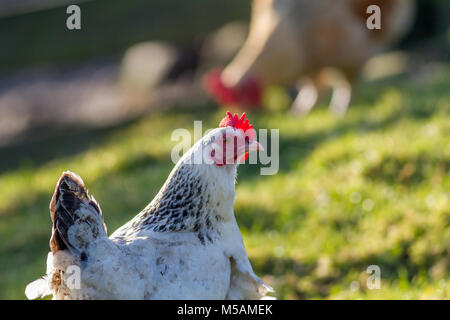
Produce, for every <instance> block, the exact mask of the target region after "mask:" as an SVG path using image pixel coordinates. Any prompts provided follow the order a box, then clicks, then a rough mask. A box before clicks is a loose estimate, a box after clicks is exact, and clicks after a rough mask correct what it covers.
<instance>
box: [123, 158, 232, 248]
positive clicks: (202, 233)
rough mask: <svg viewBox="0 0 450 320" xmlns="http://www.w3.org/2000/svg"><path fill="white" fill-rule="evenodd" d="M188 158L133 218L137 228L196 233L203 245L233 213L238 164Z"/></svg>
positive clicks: (175, 169)
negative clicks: (225, 164) (207, 162)
mask: <svg viewBox="0 0 450 320" xmlns="http://www.w3.org/2000/svg"><path fill="white" fill-rule="evenodd" d="M194 151H195V150H194ZM186 156H187V157H188V156H189V155H186ZM187 157H184V159H182V160H180V162H179V163H178V164H177V165H176V166H175V168H174V169H173V171H172V173H171V174H170V175H169V177H168V179H167V181H166V183H165V184H164V186H163V187H162V188H161V190H160V191H159V193H158V194H157V196H156V197H155V199H153V201H152V202H151V203H150V204H149V205H148V206H147V207H146V208H145V209H144V210H143V211H142V212H141V213H140V214H139V215H137V216H136V217H135V218H134V219H133V220H132V221H131V226H130V227H132V228H133V229H134V230H135V231H138V230H151V231H154V232H169V231H170V232H177V231H179V232H183V231H185V232H195V233H196V234H197V236H198V238H199V240H200V242H201V243H202V244H205V243H206V242H214V241H215V240H216V239H217V238H218V237H220V229H221V228H220V224H221V223H223V222H224V221H227V220H229V219H230V218H231V217H232V215H233V204H234V200H235V196H236V193H235V188H234V182H235V176H236V167H237V166H236V165H233V166H224V167H217V166H215V165H214V164H191V163H189V162H188V161H187Z"/></svg>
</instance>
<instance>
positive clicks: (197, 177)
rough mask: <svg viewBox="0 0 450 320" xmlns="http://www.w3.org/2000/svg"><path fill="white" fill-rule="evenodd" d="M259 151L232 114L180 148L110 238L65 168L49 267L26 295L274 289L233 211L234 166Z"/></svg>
mask: <svg viewBox="0 0 450 320" xmlns="http://www.w3.org/2000/svg"><path fill="white" fill-rule="evenodd" d="M261 149H262V146H261V145H260V144H259V143H258V142H257V141H256V139H255V134H254V129H253V127H252V125H250V124H249V122H248V120H245V113H244V115H243V116H242V117H241V118H239V117H238V115H237V114H236V115H234V116H232V115H231V113H229V112H228V113H227V116H226V117H225V118H224V119H223V120H222V122H221V124H220V127H219V128H217V129H214V130H212V131H211V132H209V133H208V134H206V135H205V136H204V137H203V138H202V139H201V140H200V141H198V142H197V143H196V144H195V145H194V146H193V147H192V148H191V149H190V150H189V151H188V152H186V153H185V154H184V155H183V157H182V158H181V159H180V161H179V162H178V163H177V164H176V166H175V167H174V169H173V170H172V172H171V174H170V175H169V177H168V179H167V181H166V183H165V184H164V186H163V187H162V188H161V190H160V191H159V193H158V194H157V195H156V197H155V198H154V199H153V201H152V202H151V203H150V204H149V205H148V206H147V207H146V208H145V209H144V210H142V212H141V213H139V214H138V215H137V216H136V217H135V218H133V219H132V220H131V221H129V222H128V223H127V224H125V225H124V226H122V227H121V228H119V229H118V230H117V231H116V232H114V233H113V234H112V235H111V236H110V237H108V236H107V231H106V226H105V225H104V222H103V217H102V212H101V210H100V207H99V205H98V204H97V202H96V201H95V200H94V198H93V197H92V196H89V195H88V192H87V190H86V187H85V185H84V183H83V181H82V180H81V178H80V177H78V176H77V175H76V174H74V173H71V172H64V173H63V175H62V176H61V178H60V179H59V181H58V183H57V185H56V190H55V193H54V195H53V197H52V200H51V202H50V214H51V219H52V222H53V228H52V236H51V239H50V248H51V252H50V253H49V254H48V259H47V274H46V275H45V276H44V277H43V278H41V279H38V280H36V281H34V282H32V283H30V284H29V285H28V286H27V288H26V291H25V293H26V296H27V297H28V298H29V299H35V298H38V297H45V296H48V295H52V296H53V299H261V298H264V297H265V296H266V293H268V292H272V291H273V290H272V289H271V288H270V287H269V286H268V285H266V284H264V283H263V281H262V280H260V279H259V278H258V277H257V276H256V275H255V274H254V272H253V270H252V267H251V265H250V262H249V260H248V257H247V253H246V250H245V247H244V243H243V239H242V235H241V233H240V230H239V227H238V225H237V222H236V219H235V216H234V211H233V204H234V201H235V197H236V192H235V178H236V170H237V167H238V164H239V163H242V161H243V160H245V159H246V158H247V156H248V153H249V152H252V151H258V150H261ZM199 159H200V162H199V161H198V160H199ZM77 270H78V271H79V272H78V279H77V278H74V277H76V276H77Z"/></svg>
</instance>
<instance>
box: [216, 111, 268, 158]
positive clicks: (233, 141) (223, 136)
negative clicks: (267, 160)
mask: <svg viewBox="0 0 450 320" xmlns="http://www.w3.org/2000/svg"><path fill="white" fill-rule="evenodd" d="M245 116H246V114H245V112H244V113H243V114H242V116H241V117H239V115H238V114H237V113H236V114H235V115H234V116H233V115H232V114H231V113H230V112H227V115H226V117H225V118H223V119H222V121H221V122H220V126H219V128H218V129H215V130H213V132H212V133H211V137H210V140H209V141H210V143H209V144H208V146H209V149H208V155H209V156H210V158H211V159H212V161H213V162H214V164H215V165H216V166H224V165H228V164H239V163H242V162H245V160H246V159H247V158H248V154H249V152H252V151H259V150H264V148H263V147H262V145H261V144H260V143H259V142H258V141H256V139H255V130H254V129H253V125H251V124H249V122H248V120H247V119H245Z"/></svg>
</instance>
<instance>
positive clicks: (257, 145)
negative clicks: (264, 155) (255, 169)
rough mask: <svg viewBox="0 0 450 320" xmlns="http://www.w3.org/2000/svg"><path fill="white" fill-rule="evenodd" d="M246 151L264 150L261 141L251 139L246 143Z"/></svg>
mask: <svg viewBox="0 0 450 320" xmlns="http://www.w3.org/2000/svg"><path fill="white" fill-rule="evenodd" d="M247 151H248V152H252V151H264V147H263V146H262V144H261V143H259V142H258V141H256V140H253V141H251V142H250V143H249V145H248V150H247Z"/></svg>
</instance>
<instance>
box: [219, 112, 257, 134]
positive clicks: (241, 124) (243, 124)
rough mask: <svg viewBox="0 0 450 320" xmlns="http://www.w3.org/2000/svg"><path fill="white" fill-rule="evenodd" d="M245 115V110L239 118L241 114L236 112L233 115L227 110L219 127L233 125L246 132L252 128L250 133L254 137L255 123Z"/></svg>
mask: <svg viewBox="0 0 450 320" xmlns="http://www.w3.org/2000/svg"><path fill="white" fill-rule="evenodd" d="M245 116H246V113H245V112H244V113H243V114H242V116H241V117H240V118H239V114H237V113H235V114H234V116H233V115H232V114H231V112H230V111H227V115H226V117H225V118H223V119H222V121H220V125H219V127H221V128H223V127H233V128H235V129H241V130H242V131H244V132H246V131H248V130H250V131H251V133H250V134H249V135H250V136H251V138H254V129H253V125H252V124H250V123H249V122H248V119H245Z"/></svg>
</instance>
